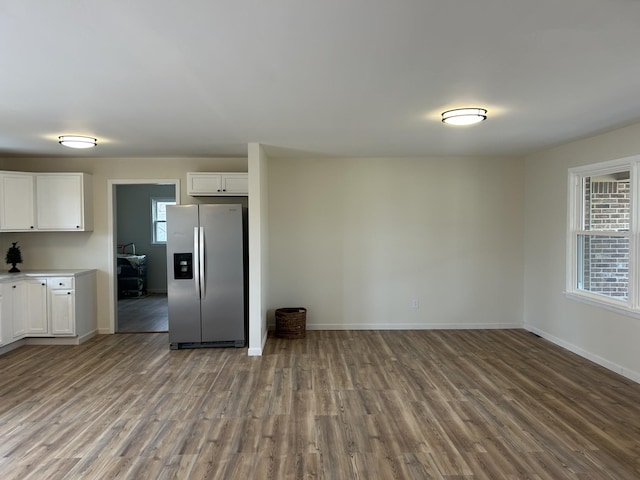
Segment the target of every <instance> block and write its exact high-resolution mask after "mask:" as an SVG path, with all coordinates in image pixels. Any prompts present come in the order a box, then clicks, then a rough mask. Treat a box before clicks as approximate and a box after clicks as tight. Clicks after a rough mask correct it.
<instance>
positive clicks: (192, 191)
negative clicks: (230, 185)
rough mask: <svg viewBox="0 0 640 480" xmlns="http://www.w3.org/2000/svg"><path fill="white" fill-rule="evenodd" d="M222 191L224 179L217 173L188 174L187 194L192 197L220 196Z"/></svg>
mask: <svg viewBox="0 0 640 480" xmlns="http://www.w3.org/2000/svg"><path fill="white" fill-rule="evenodd" d="M221 191H222V177H221V176H220V174H217V173H208V172H202V173H200V172H188V173H187V194H188V195H191V196H199V195H202V196H209V195H219V194H220V192H221Z"/></svg>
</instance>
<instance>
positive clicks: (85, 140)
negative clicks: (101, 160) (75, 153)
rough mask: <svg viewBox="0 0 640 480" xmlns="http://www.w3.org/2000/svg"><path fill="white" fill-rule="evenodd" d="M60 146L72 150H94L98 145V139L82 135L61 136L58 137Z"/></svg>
mask: <svg viewBox="0 0 640 480" xmlns="http://www.w3.org/2000/svg"><path fill="white" fill-rule="evenodd" d="M58 141H59V143H60V145H64V146H65V147H71V148H92V147H95V146H96V145H97V144H98V139H97V138H93V137H83V136H80V135H61V136H59V137H58Z"/></svg>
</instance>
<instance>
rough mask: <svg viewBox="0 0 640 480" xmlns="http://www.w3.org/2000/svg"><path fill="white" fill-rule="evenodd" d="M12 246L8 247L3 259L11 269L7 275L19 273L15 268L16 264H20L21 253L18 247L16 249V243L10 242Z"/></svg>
mask: <svg viewBox="0 0 640 480" xmlns="http://www.w3.org/2000/svg"><path fill="white" fill-rule="evenodd" d="M12 244H13V246H12V247H9V250H7V255H6V256H5V257H4V259H5V261H6V262H7V264H9V263H10V264H11V265H12V268H11V270H9V273H16V272H19V271H20V270H18V269H17V268H16V263H22V253H21V252H20V247H18V242H12Z"/></svg>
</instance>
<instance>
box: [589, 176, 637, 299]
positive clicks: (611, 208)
mask: <svg viewBox="0 0 640 480" xmlns="http://www.w3.org/2000/svg"><path fill="white" fill-rule="evenodd" d="M629 186H630V184H629V181H628V180H626V181H618V182H616V181H606V182H600V181H592V179H591V178H587V179H586V181H585V209H584V212H585V230H592V231H593V230H612V231H628V230H629V201H630V188H629ZM583 252H584V258H583V261H584V267H583V288H584V290H587V291H590V292H594V293H601V294H604V295H607V296H609V297H617V298H626V297H627V296H628V279H629V266H628V258H629V239H627V238H619V237H618V238H616V237H595V236H594V237H590V236H587V237H585V240H584V250H583Z"/></svg>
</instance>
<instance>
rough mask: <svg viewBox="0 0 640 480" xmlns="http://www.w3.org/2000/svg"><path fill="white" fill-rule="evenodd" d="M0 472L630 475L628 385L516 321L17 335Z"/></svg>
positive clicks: (637, 404) (38, 475) (633, 398)
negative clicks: (206, 341)
mask: <svg viewBox="0 0 640 480" xmlns="http://www.w3.org/2000/svg"><path fill="white" fill-rule="evenodd" d="M0 478H2V479H3V480H7V479H21V480H26V479H45V478H46V479H47V480H52V479H75V478H87V479H112V478H125V479H164V478H167V479H168V478H175V479H204V478H216V479H218V478H220V479H289V478H324V479H351V478H360V479H367V480H368V479H385V480H386V479H392V478H399V479H414V478H415V479H448V480H454V479H456V480H460V479H465V480H472V479H473V480H475V479H491V480H495V479H553V480H559V479H580V480H585V479H593V480H595V479H597V480H603V479H605V480H606V479H611V480H613V479H615V480H626V479H638V478H640V385H639V384H636V383H633V382H631V381H629V380H627V379H625V378H624V377H621V376H619V375H616V374H614V373H612V372H610V371H607V370H605V369H603V368H600V367H598V366H596V365H594V364H592V363H590V362H588V361H586V360H584V359H582V358H580V357H578V356H576V355H573V354H571V353H569V352H567V351H564V350H562V349H560V348H558V347H556V346H554V345H552V344H550V343H548V342H547V341H545V340H543V339H540V338H538V337H536V336H534V335H532V334H529V333H527V332H524V331H521V330H504V331H497V330H493V331H382V332H371V331H355V332H354V331H342V332H336V331H322V332H319V331H310V332H307V338H306V339H303V340H281V339H275V338H269V340H268V342H267V345H266V349H265V352H264V355H263V356H262V357H248V356H247V350H246V349H199V350H180V351H170V350H169V348H168V338H167V335H166V334H162V333H159V334H148V335H128V334H123V335H105V336H99V337H96V338H95V339H92V340H91V341H89V342H87V343H85V344H83V345H81V346H24V347H21V348H19V349H17V350H15V351H12V352H9V353H7V354H5V355H2V356H0Z"/></svg>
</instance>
